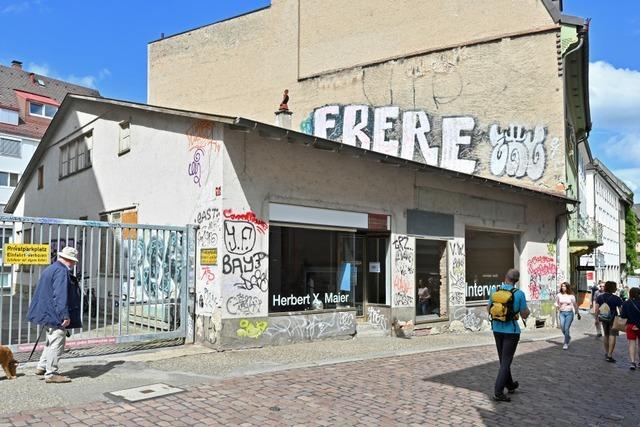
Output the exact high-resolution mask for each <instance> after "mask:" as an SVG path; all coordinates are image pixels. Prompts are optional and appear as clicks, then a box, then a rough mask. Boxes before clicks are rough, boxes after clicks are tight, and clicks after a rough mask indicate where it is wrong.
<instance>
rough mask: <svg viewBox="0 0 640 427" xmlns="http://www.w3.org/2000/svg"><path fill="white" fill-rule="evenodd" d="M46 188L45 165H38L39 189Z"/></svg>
mask: <svg viewBox="0 0 640 427" xmlns="http://www.w3.org/2000/svg"><path fill="white" fill-rule="evenodd" d="M43 188H44V165H40V166H38V190H42V189H43Z"/></svg>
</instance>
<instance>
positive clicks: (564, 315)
mask: <svg viewBox="0 0 640 427" xmlns="http://www.w3.org/2000/svg"><path fill="white" fill-rule="evenodd" d="M554 305H555V307H556V309H557V310H558V311H559V315H560V329H562V333H563V334H564V345H563V346H562V349H563V350H567V349H568V348H569V343H570V342H571V335H570V333H569V330H570V329H571V323H573V316H574V313H575V314H576V315H577V316H578V320H580V319H581V317H580V310H579V308H578V303H577V302H576V297H575V295H573V292H572V291H571V285H570V284H569V283H568V282H562V283H561V284H560V292H559V293H558V295H556V302H555V304H554Z"/></svg>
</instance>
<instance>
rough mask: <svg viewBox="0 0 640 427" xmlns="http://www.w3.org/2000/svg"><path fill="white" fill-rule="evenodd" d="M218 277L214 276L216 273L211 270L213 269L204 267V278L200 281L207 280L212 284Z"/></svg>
mask: <svg viewBox="0 0 640 427" xmlns="http://www.w3.org/2000/svg"><path fill="white" fill-rule="evenodd" d="M215 278H216V275H215V274H214V272H213V271H212V270H211V267H208V266H206V267H202V276H201V277H200V280H202V279H205V280H206V281H207V283H211V282H213V281H214V280H215Z"/></svg>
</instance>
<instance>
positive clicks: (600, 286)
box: [592, 280, 604, 338]
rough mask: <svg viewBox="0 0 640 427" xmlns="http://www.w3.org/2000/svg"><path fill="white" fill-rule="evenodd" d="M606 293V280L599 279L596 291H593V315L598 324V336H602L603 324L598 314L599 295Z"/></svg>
mask: <svg viewBox="0 0 640 427" xmlns="http://www.w3.org/2000/svg"><path fill="white" fill-rule="evenodd" d="M603 293H604V282H603V281H602V280H598V285H597V286H596V289H595V291H594V292H593V299H592V301H593V317H595V319H596V320H595V325H596V338H600V337H601V336H602V325H601V324H600V320H599V319H598V316H597V315H596V301H597V300H598V297H599V296H600V295H602V294H603Z"/></svg>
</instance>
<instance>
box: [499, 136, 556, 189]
mask: <svg viewBox="0 0 640 427" xmlns="http://www.w3.org/2000/svg"><path fill="white" fill-rule="evenodd" d="M546 134H547V132H546V130H545V128H543V127H542V126H536V127H535V128H534V129H533V131H532V130H530V129H527V128H526V127H524V126H515V125H514V126H510V127H508V128H507V129H501V128H500V127H499V126H498V125H496V124H494V125H491V127H490V128H489V140H490V141H491V145H492V146H493V151H492V153H491V173H492V174H493V175H495V176H503V175H505V174H506V175H507V176H510V177H515V178H522V177H524V176H525V175H526V176H528V177H529V178H531V179H532V180H534V181H535V180H538V179H540V178H541V177H542V175H543V174H544V169H545V163H546V154H545V148H544V141H545V138H546Z"/></svg>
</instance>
